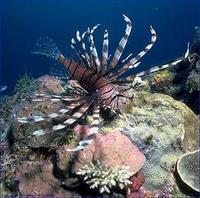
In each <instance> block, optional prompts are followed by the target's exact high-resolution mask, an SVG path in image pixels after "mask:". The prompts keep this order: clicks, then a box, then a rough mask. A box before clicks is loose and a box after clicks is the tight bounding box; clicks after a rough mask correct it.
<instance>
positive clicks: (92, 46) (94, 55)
mask: <svg viewBox="0 0 200 198" xmlns="http://www.w3.org/2000/svg"><path fill="white" fill-rule="evenodd" d="M98 26H99V24H98V25H96V26H94V27H93V28H92V29H91V30H90V28H88V31H87V32H88V34H89V42H90V53H91V55H92V58H94V62H95V65H96V68H94V69H95V70H96V71H97V72H99V71H100V60H99V57H98V53H97V49H96V47H95V44H94V37H93V32H94V30H96V28H97V27H98Z"/></svg>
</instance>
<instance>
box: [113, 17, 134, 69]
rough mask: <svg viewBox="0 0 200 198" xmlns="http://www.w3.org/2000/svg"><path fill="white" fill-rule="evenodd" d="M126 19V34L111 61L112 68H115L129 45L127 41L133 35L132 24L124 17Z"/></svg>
mask: <svg viewBox="0 0 200 198" xmlns="http://www.w3.org/2000/svg"><path fill="white" fill-rule="evenodd" d="M123 17H124V20H125V21H126V23H127V24H126V29H125V34H124V36H123V37H122V38H121V40H120V42H119V45H118V47H117V49H116V51H115V53H114V56H113V59H112V61H111V66H112V67H115V66H116V65H117V63H118V61H119V59H120V57H121V55H122V53H123V51H124V49H125V47H126V44H127V41H128V38H129V36H130V33H131V29H132V22H131V20H130V19H129V18H128V17H127V16H126V15H123Z"/></svg>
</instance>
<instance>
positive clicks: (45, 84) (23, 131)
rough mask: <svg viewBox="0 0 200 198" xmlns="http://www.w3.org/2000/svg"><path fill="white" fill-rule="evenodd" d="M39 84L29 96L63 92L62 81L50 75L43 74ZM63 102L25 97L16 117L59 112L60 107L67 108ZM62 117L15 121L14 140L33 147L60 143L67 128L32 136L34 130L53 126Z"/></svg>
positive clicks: (34, 96)
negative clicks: (32, 121) (36, 120)
mask: <svg viewBox="0 0 200 198" xmlns="http://www.w3.org/2000/svg"><path fill="white" fill-rule="evenodd" d="M36 81H37V82H38V83H37V84H38V86H37V88H36V90H35V91H33V92H31V93H29V94H28V95H29V98H30V97H32V98H37V96H36V94H47V95H51V94H57V95H60V94H61V93H63V90H64V88H63V87H62V81H60V80H57V79H55V78H53V77H51V76H49V75H45V76H42V77H40V78H38V79H37V80H36ZM65 105H66V104H64V103H63V102H59V101H56V102H51V101H49V100H45V99H44V100H43V101H32V100H30V99H24V100H23V101H22V102H21V104H20V109H19V111H18V112H17V115H16V117H20V118H21V117H24V116H25V117H29V116H46V115H48V114H50V113H54V112H57V111H58V110H59V109H62V108H65ZM60 121H62V118H55V119H52V120H44V121H43V122H35V123H31V124H30V123H27V124H24V123H20V122H15V123H14V125H13V131H15V133H14V134H13V135H14V137H13V138H14V141H16V142H22V141H23V142H26V144H27V145H28V146H30V147H32V148H40V147H50V146H54V145H57V144H59V143H60V142H61V141H63V140H65V137H66V133H69V131H67V130H60V131H58V132H57V133H48V134H47V135H43V136H38V137H37V136H32V133H33V132H34V131H37V130H39V129H44V128H52V127H53V126H54V125H56V124H57V123H60Z"/></svg>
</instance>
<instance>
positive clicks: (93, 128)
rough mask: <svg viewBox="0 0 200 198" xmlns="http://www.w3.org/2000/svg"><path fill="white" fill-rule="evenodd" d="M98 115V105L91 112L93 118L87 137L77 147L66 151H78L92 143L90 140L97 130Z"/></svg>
mask: <svg viewBox="0 0 200 198" xmlns="http://www.w3.org/2000/svg"><path fill="white" fill-rule="evenodd" d="M99 113H100V107H99V105H97V106H96V107H95V109H94V111H93V116H92V117H93V121H92V124H91V128H90V130H89V133H88V136H87V137H86V138H85V139H84V140H81V141H80V142H79V144H78V146H77V147H75V148H69V149H66V150H67V151H69V152H76V151H80V150H82V149H84V148H85V147H86V146H88V145H89V144H91V143H92V142H93V139H92V138H93V137H94V135H95V134H96V133H98V129H99Z"/></svg>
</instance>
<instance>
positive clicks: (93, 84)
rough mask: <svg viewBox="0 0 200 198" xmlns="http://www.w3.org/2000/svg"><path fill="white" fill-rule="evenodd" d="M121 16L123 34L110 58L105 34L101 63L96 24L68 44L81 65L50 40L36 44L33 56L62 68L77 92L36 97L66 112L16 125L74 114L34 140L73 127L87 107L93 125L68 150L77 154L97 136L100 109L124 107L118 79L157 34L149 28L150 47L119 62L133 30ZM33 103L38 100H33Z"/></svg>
mask: <svg viewBox="0 0 200 198" xmlns="http://www.w3.org/2000/svg"><path fill="white" fill-rule="evenodd" d="M123 16H124V20H125V22H126V29H125V33H124V36H123V37H122V39H121V40H120V42H119V45H118V47H117V49H116V50H115V52H114V55H113V57H112V58H111V56H110V55H109V53H108V44H109V40H108V32H107V30H105V32H104V39H103V46H102V58H101V59H100V58H99V56H98V52H97V49H96V47H95V43H94V37H93V33H94V31H95V30H96V28H97V27H98V26H99V24H98V25H96V26H94V27H93V28H92V29H90V28H88V30H87V31H86V32H84V33H83V34H82V35H81V34H80V32H79V31H77V33H76V39H74V38H73V39H72V41H71V47H72V48H73V49H75V50H76V52H77V54H78V56H79V58H80V60H81V63H77V62H74V61H72V60H69V59H67V58H65V57H64V55H63V54H61V52H60V50H59V49H58V48H57V46H56V45H55V43H54V42H53V41H52V40H51V39H49V38H46V39H41V40H39V42H38V43H37V44H36V47H37V49H36V50H35V51H34V52H33V54H42V55H45V56H47V57H50V58H52V59H54V60H57V61H58V62H60V63H62V64H64V65H65V67H66V68H67V70H68V71H69V73H70V79H73V80H75V81H73V86H74V87H75V88H76V91H75V92H74V93H72V94H71V95H68V96H55V95H52V96H49V95H45V94H38V95H37V97H44V98H46V99H48V100H50V101H54V102H55V101H63V102H66V103H67V105H66V106H67V107H66V108H65V109H60V110H59V111H58V112H57V113H51V114H49V115H46V116H31V117H22V118H18V121H19V122H22V123H29V122H39V121H43V120H45V119H52V118H55V117H58V116H64V115H65V114H67V113H68V112H71V111H72V110H74V109H75V108H76V111H75V112H74V113H72V115H71V117H70V118H68V119H66V120H65V121H64V122H63V123H62V124H59V125H56V126H54V127H53V128H52V129H40V130H37V131H35V132H33V136H41V135H45V134H46V133H50V132H55V131H57V130H61V129H64V128H66V127H67V126H69V125H72V124H74V123H75V122H76V121H77V120H78V119H79V118H81V117H82V116H83V115H84V114H86V113H87V111H88V110H89V108H90V107H93V122H92V123H91V128H90V131H89V133H88V136H87V137H86V138H85V139H84V140H82V141H80V142H79V145H78V146H77V147H76V148H74V149H69V151H78V150H80V149H83V148H84V147H85V146H86V145H88V144H90V143H91V142H92V138H93V137H94V136H95V134H96V133H97V132H98V127H99V126H98V125H99V117H100V116H99V113H100V109H101V108H104V109H105V108H109V109H112V110H120V108H121V105H122V103H123V100H122V98H124V97H125V98H126V97H127V96H126V94H125V91H127V87H126V88H124V87H123V86H121V81H120V80H118V79H119V78H120V77H121V76H122V75H123V74H124V73H125V72H127V71H128V70H129V69H132V68H135V67H137V66H138V65H139V64H140V62H139V60H140V58H141V57H143V56H144V55H145V54H146V53H147V51H149V50H150V49H151V47H152V46H153V44H154V43H155V41H156V33H155V31H154V29H153V28H152V27H151V26H150V32H151V43H150V44H149V45H147V46H146V48H145V49H144V50H143V51H141V52H140V53H139V54H138V55H136V56H135V57H132V54H130V55H129V56H127V57H126V58H125V59H124V60H122V61H121V62H120V58H121V56H122V54H123V51H124V48H125V46H126V43H127V41H128V38H129V35H130V33H131V29H132V23H131V21H130V19H129V18H128V17H127V16H125V15H123ZM86 35H88V40H89V42H88V43H87V45H86V43H85V42H84V38H85V37H86ZM119 62H120V65H122V66H121V67H120V68H119V67H116V66H118V65H119ZM159 69H160V68H158V67H154V68H152V71H156V70H159ZM161 69H162V68H161ZM150 72H151V71H150ZM144 74H145V72H140V73H139V74H137V75H135V77H138V76H142V75H144ZM129 88H130V87H128V89H129ZM33 100H34V99H33ZM35 101H38V100H37V99H35Z"/></svg>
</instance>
